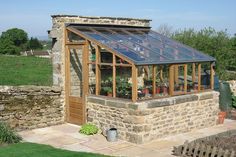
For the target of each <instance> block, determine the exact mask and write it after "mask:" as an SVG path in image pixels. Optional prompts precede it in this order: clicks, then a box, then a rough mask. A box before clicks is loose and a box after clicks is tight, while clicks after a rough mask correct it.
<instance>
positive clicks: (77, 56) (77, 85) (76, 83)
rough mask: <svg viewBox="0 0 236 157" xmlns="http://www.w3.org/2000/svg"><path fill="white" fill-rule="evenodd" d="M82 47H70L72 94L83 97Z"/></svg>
mask: <svg viewBox="0 0 236 157" xmlns="http://www.w3.org/2000/svg"><path fill="white" fill-rule="evenodd" d="M82 85H83V83H82V47H81V48H80V49H70V95H71V96H77V97H78V96H79V97H82V91H83V90H82Z"/></svg>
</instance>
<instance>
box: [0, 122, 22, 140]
mask: <svg viewBox="0 0 236 157" xmlns="http://www.w3.org/2000/svg"><path fill="white" fill-rule="evenodd" d="M21 140H22V137H20V136H19V135H18V134H17V133H16V132H15V131H14V130H12V129H11V128H10V127H9V125H7V124H6V123H3V122H0V143H7V144H12V143H19V142H20V141H21Z"/></svg>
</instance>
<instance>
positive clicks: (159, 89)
mask: <svg viewBox="0 0 236 157" xmlns="http://www.w3.org/2000/svg"><path fill="white" fill-rule="evenodd" d="M160 92H161V82H160V79H157V80H156V94H159V93H160Z"/></svg>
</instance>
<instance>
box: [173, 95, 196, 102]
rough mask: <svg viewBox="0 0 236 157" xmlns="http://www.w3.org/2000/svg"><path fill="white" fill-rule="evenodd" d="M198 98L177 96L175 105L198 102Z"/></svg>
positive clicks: (194, 96)
mask: <svg viewBox="0 0 236 157" xmlns="http://www.w3.org/2000/svg"><path fill="white" fill-rule="evenodd" d="M197 100H198V96H197V95H182V96H177V97H176V99H175V104H182V103H186V102H192V101H197Z"/></svg>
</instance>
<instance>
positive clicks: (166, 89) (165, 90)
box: [162, 86, 168, 94]
mask: <svg viewBox="0 0 236 157" xmlns="http://www.w3.org/2000/svg"><path fill="white" fill-rule="evenodd" d="M162 91H163V94H168V88H167V87H166V86H163V87H162Z"/></svg>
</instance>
